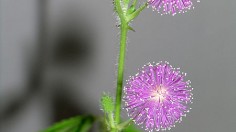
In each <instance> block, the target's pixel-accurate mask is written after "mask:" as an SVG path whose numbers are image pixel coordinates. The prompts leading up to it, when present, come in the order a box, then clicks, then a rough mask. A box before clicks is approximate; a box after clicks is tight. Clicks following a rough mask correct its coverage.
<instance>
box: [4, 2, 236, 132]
mask: <svg viewBox="0 0 236 132" xmlns="http://www.w3.org/2000/svg"><path fill="white" fill-rule="evenodd" d="M140 1H141V0H140ZM48 3H49V5H48V7H49V8H48V21H49V22H48V23H49V24H48V29H50V31H51V33H52V34H53V32H56V30H55V28H56V27H55V28H54V26H55V23H57V22H58V18H59V17H58V16H60V14H62V12H66V10H67V9H70V8H72V7H74V8H76V10H78V12H76V13H78V16H85V17H78V18H80V19H82V20H84V18H86V19H87V21H90V22H91V23H90V24H88V23H87V24H88V25H86V26H88V27H89V28H90V29H91V32H93V34H95V35H94V37H93V38H91V39H93V40H94V43H93V45H92V49H93V52H94V54H95V55H93V57H92V58H93V59H91V60H90V62H89V63H86V65H85V66H84V67H81V68H80V69H79V70H81V71H83V74H82V75H83V76H81V72H78V73H76V74H74V73H73V74H71V71H68V70H63V72H64V71H66V73H70V74H69V75H68V74H67V75H68V77H67V80H69V82H70V84H73V86H74V87H73V88H68V89H66V90H67V91H70V92H68V93H65V94H69V95H70V97H71V98H73V100H74V101H75V103H76V104H77V105H78V106H81V107H82V108H83V112H82V113H93V114H101V111H100V110H99V109H100V107H99V104H98V103H99V97H100V95H101V93H102V92H103V91H107V92H109V93H111V94H114V92H115V73H116V72H115V71H116V65H115V64H116V63H117V62H116V61H117V54H118V50H119V45H118V44H119V42H118V41H119V34H118V31H119V30H118V29H117V28H116V25H115V23H116V16H115V14H114V12H113V11H112V9H113V7H112V2H111V0H66V1H65V0H50V1H49V2H48ZM235 7H236V1H235V0H224V1H222V0H206V1H203V0H202V1H201V3H197V4H196V5H195V10H191V11H189V12H187V13H186V14H177V15H176V16H174V17H172V16H169V15H167V16H161V15H160V14H158V13H157V12H153V11H152V9H146V10H145V11H143V12H142V13H141V15H140V16H139V17H138V18H137V19H136V20H135V21H134V22H132V26H133V28H134V29H135V30H136V32H129V37H128V47H127V49H128V52H127V57H126V66H125V79H128V76H130V75H134V74H135V73H136V72H137V69H138V68H141V67H142V66H143V65H144V64H145V63H147V62H152V61H156V62H157V61H160V60H164V61H165V60H167V61H169V62H170V63H171V64H172V65H173V66H174V67H180V68H181V69H182V71H184V72H187V73H188V75H187V79H190V80H191V81H192V86H193V87H194V91H193V93H194V100H193V102H194V103H193V105H192V108H193V109H192V111H191V112H190V113H189V114H188V115H187V117H186V118H184V119H183V122H182V123H181V124H178V125H176V127H175V128H174V129H172V130H171V131H173V132H223V131H225V132H235V130H236V114H235V111H236V87H235V86H236V80H235V79H236V70H235V67H236V60H235V59H236V53H235V49H236V43H235V42H236V11H235ZM36 9H37V0H1V3H0V24H1V25H0V34H1V38H0V46H1V48H0V49H1V51H0V59H1V60H0V68H1V69H0V73H1V74H0V77H1V78H0V81H1V82H0V111H4V109H6V108H7V107H8V104H9V103H10V102H11V100H14V98H17V97H18V96H20V95H23V94H24V92H25V89H24V88H23V87H24V86H25V82H26V80H27V78H26V77H25V76H26V75H25V74H26V71H27V68H25V67H26V66H25V64H26V60H27V58H29V57H30V54H32V53H31V52H34V51H33V50H31V49H35V47H36V46H35V45H34V44H35V43H36V41H37V39H36V38H37V28H36V27H37V26H36V25H37V12H36V11H37V10H36ZM76 13H75V14H76ZM54 30H55V31H54ZM90 37H92V36H90ZM91 65H92V67H89V68H88V66H91ZM48 69H50V68H48ZM64 69H66V68H64ZM69 69H70V68H69ZM51 71H53V70H51ZM60 72H61V71H60V70H59V71H53V74H52V73H51V72H50V75H51V74H52V75H51V76H52V77H49V78H50V79H51V80H52V78H54V76H56V75H57V74H56V75H55V73H60ZM84 72H85V73H84ZM50 75H49V76H50ZM71 76H72V77H71ZM50 79H49V80H50ZM46 82H47V81H46ZM49 82H50V81H49ZM78 83H79V84H78ZM77 85H79V86H80V87H83V88H77ZM57 90H60V89H56V90H55V89H54V91H57ZM42 91H44V92H42V93H41V94H36V95H35V96H34V97H32V98H31V99H29V101H28V102H27V104H26V105H25V106H24V107H23V108H21V109H20V110H19V111H18V112H17V114H15V115H14V117H11V118H9V119H6V120H4V121H1V122H0V123H1V124H0V131H2V132H33V131H38V130H41V129H42V128H45V127H46V126H48V125H49V124H51V122H50V121H51V118H52V116H51V115H52V111H51V107H50V93H51V91H53V90H48V89H46V90H42ZM45 91H46V92H45ZM122 115H123V117H124V118H126V113H125V112H123V113H122Z"/></svg>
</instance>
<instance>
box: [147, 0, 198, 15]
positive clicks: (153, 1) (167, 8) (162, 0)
mask: <svg viewBox="0 0 236 132" xmlns="http://www.w3.org/2000/svg"><path fill="white" fill-rule="evenodd" d="M198 2H199V1H198ZM148 4H149V5H150V6H151V7H152V8H153V9H155V10H157V11H158V12H160V13H161V14H168V13H169V14H172V15H175V14H176V13H178V12H179V13H184V12H186V11H187V10H189V9H191V7H192V5H193V3H192V1H191V0H148Z"/></svg>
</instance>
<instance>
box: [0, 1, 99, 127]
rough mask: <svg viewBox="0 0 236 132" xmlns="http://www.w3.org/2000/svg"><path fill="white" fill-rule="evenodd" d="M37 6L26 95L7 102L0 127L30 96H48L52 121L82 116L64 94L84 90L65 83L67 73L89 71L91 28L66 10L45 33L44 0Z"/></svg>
mask: <svg viewBox="0 0 236 132" xmlns="http://www.w3.org/2000/svg"><path fill="white" fill-rule="evenodd" d="M38 5H39V6H38V39H37V44H35V45H36V47H35V49H36V50H35V51H36V52H34V53H33V54H32V55H30V56H31V60H29V63H27V66H25V67H26V68H27V71H28V73H27V77H26V78H27V82H26V83H27V84H26V88H25V89H26V90H25V91H26V92H24V93H23V94H22V95H21V96H19V97H15V98H14V99H13V100H12V101H10V102H9V104H8V105H7V108H5V109H4V111H2V112H1V113H0V124H1V122H4V121H6V120H11V118H12V117H14V116H15V115H16V114H18V112H19V111H20V110H21V109H22V108H24V107H25V106H26V104H27V103H29V101H30V100H31V99H32V98H33V97H35V96H36V95H37V96H42V97H44V96H45V95H44V94H45V93H46V94H49V96H50V97H49V99H50V101H49V102H52V103H51V109H52V113H53V114H54V115H53V116H52V117H53V119H52V122H55V121H59V120H62V119H64V118H68V117H71V116H75V115H78V114H83V113H86V110H84V109H83V108H81V107H80V105H79V104H78V101H77V102H75V101H73V99H72V98H71V97H70V96H71V95H70V92H66V91H70V90H71V89H77V88H78V89H79V88H81V89H86V88H84V87H82V86H83V85H81V86H80V84H77V85H73V84H71V83H72V82H70V81H67V80H69V78H68V77H69V76H70V75H71V74H73V75H72V76H75V75H74V74H76V76H84V73H83V72H84V71H86V70H89V68H91V67H88V65H91V63H93V58H94V50H95V48H93V47H94V42H93V41H94V39H95V36H94V34H93V30H94V29H93V28H92V25H91V23H89V22H87V21H86V18H85V17H84V16H82V15H80V12H78V10H77V9H76V10H73V9H68V10H67V11H66V13H65V14H62V16H61V19H60V20H61V21H60V22H58V23H57V24H58V25H57V26H56V29H52V30H54V31H52V32H51V33H49V31H48V29H50V28H49V27H48V25H49V24H48V20H47V18H48V16H47V15H48V8H49V5H48V0H39V1H38ZM82 20H83V21H82ZM79 83H81V82H79ZM75 86H79V87H76V88H75ZM78 94H79V95H83V93H78ZM42 107H44V106H42Z"/></svg>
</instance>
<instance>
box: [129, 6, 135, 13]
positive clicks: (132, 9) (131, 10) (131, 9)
mask: <svg viewBox="0 0 236 132" xmlns="http://www.w3.org/2000/svg"><path fill="white" fill-rule="evenodd" d="M135 11H136V8H135V6H134V5H131V6H130V8H129V9H128V14H132V13H133V12H135Z"/></svg>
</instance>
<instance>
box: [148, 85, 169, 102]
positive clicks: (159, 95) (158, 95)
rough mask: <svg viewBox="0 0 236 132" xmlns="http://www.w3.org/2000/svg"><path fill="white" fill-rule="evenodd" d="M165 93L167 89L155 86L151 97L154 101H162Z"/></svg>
mask: <svg viewBox="0 0 236 132" xmlns="http://www.w3.org/2000/svg"><path fill="white" fill-rule="evenodd" d="M166 95H167V90H166V88H165V87H163V86H157V87H156V88H155V89H154V91H153V92H152V95H151V96H152V99H153V100H155V101H158V102H159V103H162V102H163V101H164V100H165V98H166Z"/></svg>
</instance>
